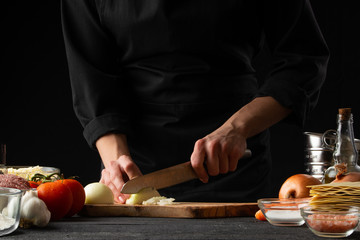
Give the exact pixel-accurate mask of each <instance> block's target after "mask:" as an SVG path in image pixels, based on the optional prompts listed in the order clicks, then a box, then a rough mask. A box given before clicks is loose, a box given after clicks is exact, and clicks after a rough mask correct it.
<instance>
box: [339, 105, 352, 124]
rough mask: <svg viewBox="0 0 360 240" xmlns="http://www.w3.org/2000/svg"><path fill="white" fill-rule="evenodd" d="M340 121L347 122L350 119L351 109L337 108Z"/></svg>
mask: <svg viewBox="0 0 360 240" xmlns="http://www.w3.org/2000/svg"><path fill="white" fill-rule="evenodd" d="M339 115H340V120H343V121H347V120H349V119H350V117H351V108H339Z"/></svg>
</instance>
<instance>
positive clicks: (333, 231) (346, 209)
mask: <svg viewBox="0 0 360 240" xmlns="http://www.w3.org/2000/svg"><path fill="white" fill-rule="evenodd" d="M300 213H301V216H302V217H303V218H304V220H305V223H306V225H307V226H308V227H309V229H310V230H311V231H312V232H313V233H314V234H315V235H317V236H319V237H329V238H331V237H332V238H341V237H348V236H350V235H351V234H352V233H353V232H354V231H355V229H356V228H357V227H358V225H359V219H360V210H359V207H355V206H326V207H324V206H321V207H319V206H306V207H303V208H301V209H300Z"/></svg>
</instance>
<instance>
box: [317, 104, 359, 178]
mask: <svg viewBox="0 0 360 240" xmlns="http://www.w3.org/2000/svg"><path fill="white" fill-rule="evenodd" d="M335 143H336V144H335V149H334V152H333V160H332V163H331V166H330V167H329V168H328V169H327V170H326V171H325V173H324V178H323V183H330V182H332V181H333V180H334V179H335V178H336V175H337V172H338V171H337V169H336V165H339V164H345V165H346V168H347V172H360V167H359V165H358V164H357V160H358V151H357V149H356V146H355V138H354V129H353V115H352V113H351V108H340V109H339V114H338V115H337V130H336V141H335Z"/></svg>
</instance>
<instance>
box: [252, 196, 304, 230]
mask: <svg viewBox="0 0 360 240" xmlns="http://www.w3.org/2000/svg"><path fill="white" fill-rule="evenodd" d="M309 201H310V198H292V199H281V198H263V199H259V200H258V206H259V208H260V209H261V211H262V213H263V214H264V216H265V217H266V219H267V220H268V222H269V223H271V224H272V225H275V226H301V225H303V224H304V223H305V221H304V219H303V218H302V216H301V214H300V208H301V207H304V206H307V205H308V204H309Z"/></svg>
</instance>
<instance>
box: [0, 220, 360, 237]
mask: <svg viewBox="0 0 360 240" xmlns="http://www.w3.org/2000/svg"><path fill="white" fill-rule="evenodd" d="M5 239H21V240H24V239H25V240H27V239H29V240H33V239H44V240H45V239H46V240H49V239H51V240H56V239H61V240H66V239H74V240H75V239H76V240H82V239H86V240H91V239H104V240H110V239H121V240H128V239H130V240H131V239H144V240H145V239H164V240H165V239H166V240H171V239H204V240H205V239H206V240H207V239H230V240H231V239H248V240H253V239H262V240H264V239H286V240H289V239H291V240H296V239H299V240H304V239H307V240H309V239H310V240H311V239H324V238H320V237H317V236H315V235H314V234H313V233H312V232H311V231H310V230H309V229H308V228H307V227H306V225H303V226H301V227H276V226H272V225H271V224H270V223H268V222H262V221H258V220H256V219H255V218H254V217H235V218H215V219H179V218H144V217H141V218H140V217H96V218H95V217H72V218H67V219H62V220H60V221H57V222H51V223H50V224H49V225H48V226H47V227H45V228H32V229H21V228H19V229H17V230H16V231H15V232H14V233H12V234H10V235H7V236H3V237H1V240H5ZM345 239H349V240H350V239H357V240H359V239H360V232H359V231H356V232H354V233H353V234H352V235H350V236H349V237H347V238H345Z"/></svg>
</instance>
